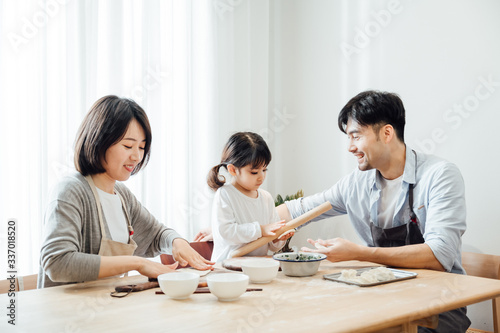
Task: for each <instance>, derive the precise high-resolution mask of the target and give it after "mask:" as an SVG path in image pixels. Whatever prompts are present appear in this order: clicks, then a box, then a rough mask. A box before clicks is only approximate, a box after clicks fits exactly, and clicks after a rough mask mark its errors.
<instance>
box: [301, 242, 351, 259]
mask: <svg viewBox="0 0 500 333" xmlns="http://www.w3.org/2000/svg"><path fill="white" fill-rule="evenodd" d="M307 241H308V242H309V243H311V244H312V245H314V246H315V247H316V248H317V249H310V248H308V247H303V248H302V249H301V251H303V252H314V253H323V254H326V256H327V259H328V260H329V261H331V262H337V261H346V260H357V258H358V253H359V252H360V250H361V248H360V245H358V244H355V243H353V242H350V241H348V240H345V239H343V238H334V239H328V240H323V239H318V240H316V241H315V240H312V239H308V240H307ZM317 244H318V245H317Z"/></svg>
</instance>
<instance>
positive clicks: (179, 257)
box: [172, 238, 214, 270]
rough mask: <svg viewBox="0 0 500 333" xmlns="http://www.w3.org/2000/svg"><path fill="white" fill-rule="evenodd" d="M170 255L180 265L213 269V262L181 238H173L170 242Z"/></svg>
mask: <svg viewBox="0 0 500 333" xmlns="http://www.w3.org/2000/svg"><path fill="white" fill-rule="evenodd" d="M172 256H173V257H174V260H175V261H178V262H179V264H180V265H181V266H182V267H184V266H186V265H187V264H189V265H191V267H193V268H196V269H199V270H207V269H213V267H212V266H213V265H214V263H213V262H211V261H208V260H207V259H205V258H203V257H202V256H201V255H200V254H199V253H198V252H196V251H195V250H194V249H193V248H192V247H191V245H189V243H188V242H187V241H186V240H185V239H182V238H176V239H174V241H173V243H172Z"/></svg>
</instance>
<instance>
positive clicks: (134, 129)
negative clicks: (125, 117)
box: [102, 119, 146, 181]
mask: <svg viewBox="0 0 500 333" xmlns="http://www.w3.org/2000/svg"><path fill="white" fill-rule="evenodd" d="M145 146H146V136H145V134H144V130H143V129H142V127H141V125H140V124H139V123H138V122H137V120H135V119H133V120H132V121H131V122H130V123H129V125H128V129H127V132H126V133H125V136H124V137H123V139H121V141H119V142H117V143H115V144H114V145H112V146H111V147H109V148H108V150H107V151H106V155H105V161H103V163H102V165H103V167H104V169H106V172H105V174H106V176H107V177H108V178H111V179H112V180H114V181H125V180H127V179H129V177H130V175H131V173H132V171H134V169H135V167H136V166H137V164H139V163H140V162H141V161H142V159H143V158H144V147H145Z"/></svg>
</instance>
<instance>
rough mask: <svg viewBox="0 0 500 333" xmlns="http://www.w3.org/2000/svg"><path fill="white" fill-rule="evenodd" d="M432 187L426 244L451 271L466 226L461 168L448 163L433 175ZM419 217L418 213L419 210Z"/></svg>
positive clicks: (425, 234)
mask: <svg viewBox="0 0 500 333" xmlns="http://www.w3.org/2000/svg"><path fill="white" fill-rule="evenodd" d="M431 184H432V186H431V187H430V189H429V196H428V206H427V212H426V214H427V216H426V220H425V233H424V239H425V243H426V244H427V245H428V246H429V247H430V248H431V250H432V252H433V253H434V255H435V256H436V258H437V260H438V261H439V262H440V263H441V265H443V267H444V268H445V270H446V271H451V269H452V268H453V266H454V263H455V261H457V260H458V261H459V260H460V258H457V256H458V255H459V254H460V249H461V247H462V242H461V237H462V235H463V234H464V232H465V229H466V207H465V186H464V181H463V178H462V176H461V174H460V171H459V170H458V168H457V167H456V166H455V165H454V164H451V163H446V164H445V166H444V167H442V168H441V169H440V171H439V172H437V173H436V174H435V175H434V179H432V181H431ZM417 216H418V212H417Z"/></svg>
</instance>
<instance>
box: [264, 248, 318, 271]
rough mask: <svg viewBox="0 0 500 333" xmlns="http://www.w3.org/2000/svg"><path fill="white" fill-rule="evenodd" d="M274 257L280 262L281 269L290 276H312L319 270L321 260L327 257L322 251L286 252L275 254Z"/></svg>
mask: <svg viewBox="0 0 500 333" xmlns="http://www.w3.org/2000/svg"><path fill="white" fill-rule="evenodd" d="M273 259H275V260H278V261H279V262H280V266H281V270H282V271H283V273H285V275H288V276H311V275H314V274H316V272H318V268H319V264H320V262H321V260H325V259H326V255H324V254H322V253H306V252H299V253H295V252H285V253H279V254H275V255H274V256H273Z"/></svg>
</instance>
